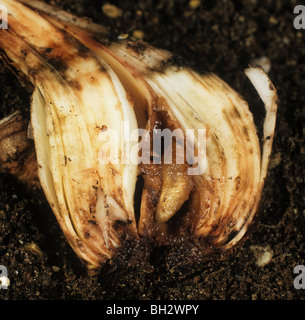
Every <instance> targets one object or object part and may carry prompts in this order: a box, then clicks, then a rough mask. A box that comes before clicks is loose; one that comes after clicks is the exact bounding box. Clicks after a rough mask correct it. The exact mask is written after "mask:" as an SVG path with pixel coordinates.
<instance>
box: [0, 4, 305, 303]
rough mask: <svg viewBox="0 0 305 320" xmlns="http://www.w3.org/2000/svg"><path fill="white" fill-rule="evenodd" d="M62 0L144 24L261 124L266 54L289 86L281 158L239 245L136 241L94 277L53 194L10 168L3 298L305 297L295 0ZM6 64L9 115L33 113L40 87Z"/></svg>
mask: <svg viewBox="0 0 305 320" xmlns="http://www.w3.org/2000/svg"><path fill="white" fill-rule="evenodd" d="M52 2H53V3H55V4H57V5H59V6H61V7H63V8H64V9H66V10H69V11H71V12H74V13H76V14H79V15H82V16H88V17H90V18H92V19H93V20H94V21H95V22H98V23H102V24H104V25H105V26H107V27H110V28H111V29H112V32H113V33H114V34H116V35H120V34H130V35H132V34H135V33H136V34H137V31H138V30H140V31H141V37H143V39H144V40H145V41H148V42H149V43H151V44H152V45H154V46H156V47H160V48H164V49H168V50H170V51H172V52H174V53H175V54H177V55H178V56H180V57H181V58H182V59H183V60H184V61H186V62H187V63H188V64H189V65H190V66H192V67H194V68H195V69H197V70H198V71H199V72H214V73H216V74H218V75H219V76H220V77H221V78H223V79H224V80H225V81H227V82H228V83H229V84H230V85H231V86H232V87H233V88H234V89H236V90H237V91H238V92H240V93H241V94H242V95H243V96H244V97H245V99H246V100H247V101H248V102H249V104H250V107H251V111H252V112H253V113H254V116H255V121H256V123H257V127H258V130H260V129H261V124H262V120H263V118H264V108H263V105H262V102H261V101H260V99H259V98H258V96H257V94H256V93H255V90H254V89H253V88H252V87H251V85H250V84H249V81H248V80H247V79H246V77H245V76H244V74H243V69H244V68H246V67H247V66H248V64H249V63H250V62H251V61H253V60H255V59H259V58H261V57H266V58H267V59H268V60H267V61H268V62H270V65H271V66H272V67H271V69H270V71H269V76H270V78H271V79H272V81H273V82H274V85H275V86H276V88H277V90H278V94H279V110H278V116H277V128H276V132H275V140H274V149H273V155H272V159H271V161H272V163H273V165H272V166H271V167H270V170H269V172H268V176H267V180H266V184H265V188H264V192H263V197H262V201H261V208H260V213H259V215H258V219H257V224H256V226H255V228H253V229H252V230H251V231H250V232H249V233H248V238H247V239H246V241H244V242H243V244H242V245H241V246H239V247H237V248H235V249H234V251H233V252H232V253H231V254H230V255H228V256H225V257H216V256H215V257H214V258H213V259H209V260H205V261H202V260H200V259H199V260H200V261H196V259H193V260H192V261H193V263H192V264H185V263H183V261H185V259H184V260H183V259H180V258H179V257H181V256H183V254H185V252H187V251H184V253H183V250H182V249H183V248H182V247H176V248H175V247H174V248H168V247H166V246H164V247H162V246H161V247H160V248H157V249H156V250H150V249H149V246H148V245H146V244H143V243H137V242H135V243H129V244H128V245H126V246H125V248H124V249H123V251H122V252H120V254H119V255H118V256H117V257H115V258H114V259H113V260H111V261H109V262H108V263H107V264H106V265H105V267H104V268H103V269H102V270H101V272H100V273H98V274H95V275H89V274H88V272H87V270H86V268H85V267H84V266H83V265H82V264H81V263H80V262H79V260H78V259H77V258H76V257H75V255H74V253H73V252H72V250H71V248H70V247H69V245H68V244H67V242H66V240H65V238H64V236H63V234H62V232H61V230H60V228H59V226H58V224H57V222H56V219H55V217H54V216H53V214H52V212H51V209H50V208H49V205H48V204H47V202H46V201H45V200H44V195H43V194H41V192H40V191H39V190H37V192H34V193H33V192H29V191H27V190H26V188H25V187H24V186H22V185H19V184H18V183H16V181H15V180H14V179H12V178H11V177H10V176H8V175H4V174H2V175H0V264H1V265H5V266H6V267H7V270H8V278H9V281H10V286H9V288H8V289H7V290H0V299H10V300H14V299H26V300H33V299H40V300H50V299H58V300H61V299H83V300H85V299H90V300H95V299H147V300H148V299H182V300H183V299H221V300H222V299H228V300H229V299H230V300H234V299H242V300H251V299H252V300H265V299H285V300H290V299H301V298H302V299H304V298H305V291H304V290H296V289H295V288H294V286H293V280H294V277H295V274H294V273H293V269H294V267H295V266H296V265H302V264H303V265H304V264H305V239H304V237H305V208H304V202H305V195H304V186H305V185H304V176H305V174H304V173H305V172H304V161H305V156H304V154H305V151H304V133H305V132H304V120H305V119H304V118H305V112H304V105H305V92H304V88H305V76H304V74H305V58H304V57H305V46H304V39H305V30H302V29H300V30H296V29H294V27H293V19H294V14H293V8H294V6H295V5H296V4H297V3H296V1H273V0H266V1H261V2H259V3H258V1H244V0H239V1H231V0H217V1H189V0H182V1H172V0H171V1H168V0H145V1H144V0H139V1H131V0H116V1H115V0H107V2H106V1H100V0H99V1H97V0H94V1H90V2H88V1H84V0H77V1H72V0H63V1H59V0H58V1H57V0H54V1H52ZM106 3H107V4H108V5H109V4H110V5H113V6H115V7H116V8H119V9H120V10H121V11H120V14H119V15H118V16H117V17H116V18H113V17H111V16H109V14H108V15H107V14H105V13H103V11H102V9H101V8H102V6H103V5H105V4H106ZM1 71H2V72H1V73H0V119H1V118H4V117H5V116H7V115H9V114H11V113H12V112H14V111H16V110H20V111H21V112H22V114H23V115H24V116H25V117H28V118H29V102H30V92H29V91H27V89H26V88H25V87H22V86H21V85H20V84H19V81H18V80H17V79H16V78H15V76H14V75H12V74H11V72H10V71H8V70H6V69H5V68H3V67H1ZM279 155H280V156H279ZM33 244H35V245H34V247H33ZM185 245H186V246H187V245H188V244H185ZM29 246H30V247H29ZM251 246H257V247H262V248H266V247H268V248H270V250H272V253H273V255H272V257H271V259H270V261H269V262H268V263H267V264H265V265H264V266H262V267H258V266H257V264H256V257H255V255H254V254H253V251H252V250H251ZM29 248H32V249H31V250H29ZM33 248H34V249H33ZM37 248H39V250H38V249H37ZM37 252H39V253H37ZM55 267H56V268H55Z"/></svg>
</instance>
